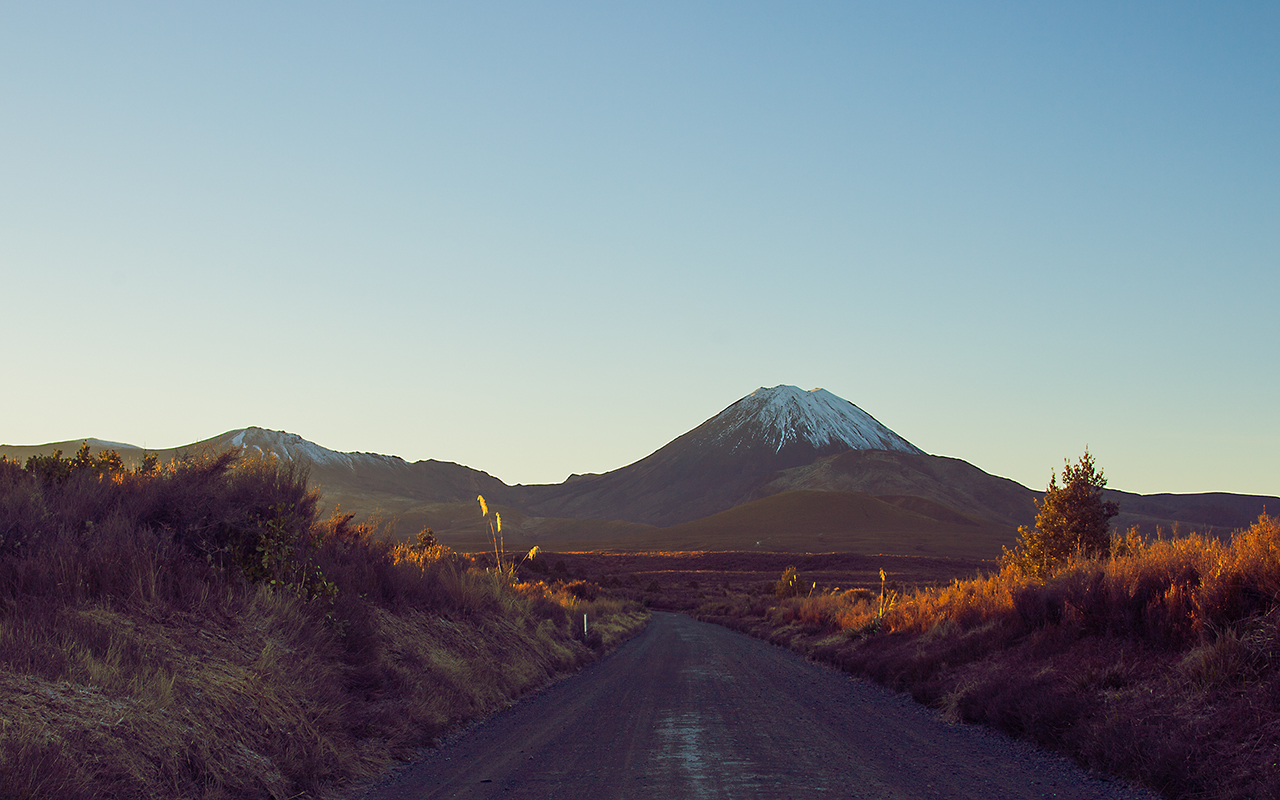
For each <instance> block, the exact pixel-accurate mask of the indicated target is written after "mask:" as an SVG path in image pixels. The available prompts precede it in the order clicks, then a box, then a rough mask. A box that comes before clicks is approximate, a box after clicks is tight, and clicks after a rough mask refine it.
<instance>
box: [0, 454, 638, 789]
mask: <svg viewBox="0 0 1280 800" xmlns="http://www.w3.org/2000/svg"><path fill="white" fill-rule="evenodd" d="M315 509H316V497H315V495H314V494H312V493H310V492H308V491H307V489H306V476H305V474H303V473H302V472H300V471H298V470H297V469H295V468H293V467H292V466H291V465H289V464H282V463H279V462H276V461H237V460H236V459H235V458H233V457H230V456H225V455H223V456H210V457H207V458H203V459H197V460H191V461H187V462H183V463H179V464H172V465H168V466H160V465H156V464H153V463H149V464H144V465H143V466H141V467H139V468H137V469H125V468H124V467H123V466H122V465H121V464H120V463H119V461H118V459H115V460H113V459H112V457H111V456H110V454H104V455H101V456H98V457H91V456H89V455H88V454H87V452H83V453H81V454H78V455H77V456H76V457H73V458H70V459H66V458H56V459H36V460H34V461H30V462H27V463H26V464H21V465H19V464H16V463H14V462H6V461H0V797H4V798H39V797H50V798H53V797H57V798H102V797H179V798H180V797H190V798H212V797H270V798H284V797H298V796H301V794H305V793H309V792H314V791H316V790H318V789H319V788H320V787H321V786H323V785H326V784H333V783H341V782H343V781H346V780H350V779H356V778H363V777H369V776H372V775H375V774H377V773H378V772H379V771H380V770H381V769H383V768H384V767H385V766H386V765H387V764H389V763H390V762H391V761H393V760H394V759H396V758H397V757H402V756H405V755H408V754H409V753H411V752H412V750H413V749H414V748H416V747H418V746H421V745H423V744H426V743H428V742H430V741H431V739H432V738H433V737H435V736H438V735H439V734H441V733H443V732H444V731H446V730H448V729H450V728H451V727H454V726H456V725H458V724H459V723H460V722H462V721H465V720H467V719H471V718H474V717H476V716H478V715H482V714H485V713H487V712H489V711H491V710H494V709H495V708H498V707H500V706H501V705H502V704H504V703H506V702H507V701H508V700H509V699H511V698H513V697H514V696H517V695H519V694H520V693H522V692H525V691H528V690H529V689H532V688H536V687H537V686H539V685H541V684H543V683H545V682H546V681H547V680H548V679H549V678H551V677H552V676H554V675H556V674H559V673H563V672H566V671H569V670H572V669H574V668H576V667H577V666H579V665H580V664H582V663H584V662H586V661H588V660H590V659H592V658H594V657H596V656H597V655H598V654H599V653H601V652H603V651H605V650H607V649H608V648H609V647H611V646H612V645H614V644H616V643H617V641H619V640H621V639H622V638H625V637H626V636H628V635H630V634H631V633H633V632H634V631H635V630H637V629H638V628H639V627H640V626H642V625H643V622H644V619H645V615H644V613H643V610H642V609H641V608H640V607H639V605H638V604H627V603H624V602H622V601H617V600H608V599H595V600H589V599H583V598H582V597H580V596H578V595H580V594H582V592H579V593H578V594H574V593H573V591H571V590H570V589H566V588H564V587H563V586H560V587H559V588H553V587H551V586H548V585H545V584H542V583H520V582H517V581H516V580H513V579H512V577H511V575H510V573H509V572H499V571H497V570H485V569H483V568H480V567H477V566H476V565H475V564H474V563H473V562H472V561H471V560H469V559H467V558H464V557H461V556H458V555H456V554H453V553H451V552H449V551H448V550H447V548H441V547H438V546H423V547H416V548H409V547H403V546H400V547H396V546H392V545H390V544H388V543H386V542H382V541H379V540H378V539H377V537H376V536H375V535H374V534H375V531H373V530H372V529H370V528H368V527H363V526H352V525H350V520H349V519H347V518H344V517H341V516H338V517H334V518H333V519H330V520H324V521H322V520H318V519H317V518H316V511H315ZM584 613H585V614H588V615H589V617H590V619H591V620H593V624H592V625H591V632H590V635H589V636H584V635H583V633H582V622H581V620H582V615H583V614H584Z"/></svg>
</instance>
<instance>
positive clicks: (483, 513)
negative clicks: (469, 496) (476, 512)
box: [476, 494, 489, 517]
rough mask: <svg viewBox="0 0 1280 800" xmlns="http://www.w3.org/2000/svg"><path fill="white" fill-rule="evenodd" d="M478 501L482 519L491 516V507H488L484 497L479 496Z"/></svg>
mask: <svg viewBox="0 0 1280 800" xmlns="http://www.w3.org/2000/svg"><path fill="white" fill-rule="evenodd" d="M476 499H477V500H479V501H480V516H482V517H487V516H489V506H488V505H486V504H485V502H484V495H482V494H478V495H476Z"/></svg>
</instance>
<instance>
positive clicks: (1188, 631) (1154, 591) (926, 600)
mask: <svg viewBox="0 0 1280 800" xmlns="http://www.w3.org/2000/svg"><path fill="white" fill-rule="evenodd" d="M1118 545H1122V546H1118V547H1117V551H1118V554H1117V555H1115V556H1113V557H1111V558H1109V559H1106V560H1090V559H1080V560H1075V561H1072V562H1069V563H1068V564H1067V565H1066V567H1064V568H1063V569H1062V570H1060V571H1059V572H1057V573H1056V574H1055V575H1053V576H1052V577H1051V578H1049V579H1048V580H1046V581H1044V582H1040V581H1038V580H1035V579H1032V578H1028V577H1026V576H1024V575H1021V574H1019V573H1017V572H1016V571H1013V570H1009V569H1005V570H1002V571H1000V572H997V573H993V574H991V575H988V576H986V577H983V578H977V579H973V580H966V581H956V582H954V583H952V584H951V585H950V586H945V587H940V588H933V589H924V590H920V591H917V592H914V593H911V594H909V595H907V596H906V597H904V598H903V599H902V601H901V602H900V603H899V604H898V606H897V607H896V608H895V609H894V610H893V611H891V612H890V613H889V614H888V616H887V618H886V620H885V622H886V627H887V628H888V630H891V631H913V632H922V631H926V630H929V629H931V628H932V627H934V626H935V625H938V624H940V623H942V622H943V621H950V622H951V623H953V624H956V625H959V626H960V627H962V628H968V627H973V626H975V625H980V624H982V623H983V622H985V621H987V620H990V619H993V618H998V617H1002V616H1005V617H1010V618H1014V619H1016V620H1018V621H1020V622H1022V623H1025V624H1030V625H1033V626H1035V625H1038V624H1044V623H1048V622H1063V621H1066V622H1071V621H1075V622H1078V623H1079V624H1082V625H1084V626H1085V627H1087V628H1091V629H1098V630H1107V631H1110V632H1113V633H1123V634H1128V635H1137V636H1140V637H1142V638H1147V639H1150V640H1153V641H1162V642H1165V643H1170V644H1172V643H1179V642H1183V643H1185V642H1188V641H1191V640H1193V639H1195V638H1198V637H1200V636H1204V635H1208V634H1213V633H1214V632H1216V631H1218V630H1220V629H1221V628H1223V627H1224V626H1230V625H1232V624H1235V623H1238V622H1240V621H1241V620H1245V619H1247V618H1249V617H1252V616H1255V615H1257V614H1261V613H1265V612H1266V611H1267V610H1268V609H1269V608H1270V606H1271V605H1274V604H1275V603H1276V602H1277V599H1278V598H1280V522H1278V521H1277V519H1276V518H1275V517H1272V516H1270V515H1268V514H1263V515H1262V516H1260V517H1259V518H1258V520H1257V522H1255V523H1254V524H1253V525H1252V526H1250V527H1249V528H1248V529H1247V530H1244V531H1240V532H1237V533H1236V534H1235V535H1234V536H1233V537H1232V538H1231V539H1230V540H1229V541H1227V542H1222V541H1219V540H1218V539H1215V538H1209V537H1205V536H1202V535H1199V534H1192V535H1190V536H1186V537H1182V538H1178V539H1172V540H1155V541H1150V540H1147V541H1144V540H1142V539H1140V538H1139V537H1137V536H1136V535H1134V534H1133V533H1132V532H1131V533H1130V534H1129V535H1128V536H1126V537H1125V538H1124V539H1122V540H1119V541H1118ZM828 613H830V612H828ZM848 627H856V623H855V625H854V626H848Z"/></svg>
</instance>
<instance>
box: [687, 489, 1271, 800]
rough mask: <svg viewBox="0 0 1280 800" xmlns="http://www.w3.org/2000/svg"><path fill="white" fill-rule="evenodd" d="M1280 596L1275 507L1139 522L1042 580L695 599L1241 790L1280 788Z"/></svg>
mask: <svg viewBox="0 0 1280 800" xmlns="http://www.w3.org/2000/svg"><path fill="white" fill-rule="evenodd" d="M801 588H803V581H802V582H801ZM1277 597H1280V521H1278V520H1277V519H1276V518H1274V517H1270V516H1268V515H1266V514H1263V515H1262V516H1261V517H1260V518H1259V519H1258V520H1257V522H1255V523H1254V524H1253V525H1252V526H1250V527H1249V528H1248V529H1247V530H1242V531H1238V532H1237V533H1236V534H1235V535H1234V536H1232V537H1230V538H1229V539H1226V540H1221V539H1219V538H1217V537H1211V536H1202V535H1196V534H1193V535H1190V536H1186V537H1181V538H1177V539H1164V538H1161V537H1159V536H1157V537H1153V538H1143V537H1142V536H1140V535H1139V532H1138V531H1137V530H1136V529H1130V531H1129V532H1128V533H1126V534H1125V535H1124V536H1121V537H1118V538H1117V539H1116V540H1115V542H1114V546H1113V549H1112V555H1110V556H1109V557H1107V558H1103V559H1076V560H1073V561H1071V562H1069V563H1068V564H1067V565H1066V566H1065V567H1063V568H1061V569H1059V570H1058V571H1057V572H1056V573H1055V574H1053V575H1052V576H1051V577H1050V578H1048V579H1047V580H1043V581H1040V580H1036V579H1034V578H1031V577H1028V576H1026V575H1024V574H1021V573H1020V572H1018V571H1017V570H1014V569H1011V568H1007V567H1006V568H1004V569H1001V570H998V571H993V572H991V573H990V574H988V575H985V576H980V577H975V578H970V579H968V580H956V581H954V582H952V583H951V584H949V585H945V586H932V587H924V588H917V589H910V590H905V591H902V593H901V596H899V595H898V592H896V591H895V587H894V586H893V585H892V584H888V583H887V584H886V585H885V586H884V587H875V586H873V587H870V588H868V587H859V588H854V589H844V588H842V589H840V590H838V591H837V590H831V591H823V592H820V593H814V594H811V595H806V594H805V593H804V592H801V593H800V595H799V596H795V597H777V596H774V597H770V596H768V595H767V594H764V593H756V594H754V595H753V594H751V593H746V592H725V593H724V594H723V595H721V596H719V597H710V596H709V597H708V598H707V599H706V601H705V602H704V603H703V605H702V606H701V607H700V608H699V609H698V610H697V611H696V612H695V614H696V616H698V617H700V618H702V619H705V620H709V621H714V622H719V623H721V624H724V625H728V626H730V627H734V628H737V629H739V630H744V631H747V632H750V633H752V634H754V635H757V636H761V637H763V638H766V639H768V640H770V641H772V642H774V643H776V644H780V645H783V646H787V647H790V648H792V649H795V650H797V651H799V652H802V653H805V654H808V655H809V656H811V657H813V658H816V659H819V660H822V661H826V662H829V663H832V664H835V665H837V666H840V667H841V668H843V669H846V670H848V671H850V672H853V673H855V674H859V675H864V676H867V677H870V678H872V679H874V680H877V681H879V682H881V683H883V684H885V685H887V686H890V687H893V688H897V689H901V690H904V691H908V692H910V693H911V694H912V695H913V696H915V697H916V699H917V700H919V701H921V702H923V703H927V704H930V705H933V706H936V707H938V708H941V709H944V710H945V711H946V712H947V713H948V714H950V715H951V716H952V717H953V718H955V719H957V720H962V721H966V722H980V723H983V724H987V725H990V726H992V727H994V728H997V729H1000V730H1003V731H1005V732H1007V733H1010V734H1012V735H1014V736H1018V737H1021V738H1026V739H1030V740H1032V741H1034V742H1036V743H1038V744H1040V745H1042V746H1044V747H1047V748H1050V749H1054V750H1059V751H1061V752H1064V753H1067V754H1069V755H1071V756H1072V757H1074V758H1075V759H1076V760H1078V761H1079V762H1081V763H1082V764H1084V765H1086V766H1089V767H1092V768H1095V769H1098V770H1101V771H1104V772H1109V773H1111V774H1115V775H1119V776H1122V777H1124V778H1126V779H1129V780H1133V781H1135V782H1138V783H1141V784H1144V785H1146V786H1149V787H1151V788H1152V789H1155V790H1156V791H1158V792H1160V793H1161V794H1163V795H1164V796H1166V797H1170V798H1188V799H1189V798H1204V799H1212V800H1227V799H1228V798H1231V799H1232V800H1237V799H1238V800H1243V799H1244V798H1262V797H1280V607H1278V606H1277V602H1276V598H1277Z"/></svg>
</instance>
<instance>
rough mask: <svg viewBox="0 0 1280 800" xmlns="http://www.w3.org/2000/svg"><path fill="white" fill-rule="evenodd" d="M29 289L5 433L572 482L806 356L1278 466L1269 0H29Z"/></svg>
mask: <svg viewBox="0 0 1280 800" xmlns="http://www.w3.org/2000/svg"><path fill="white" fill-rule="evenodd" d="M370 5H372V6H373V7H372V8H370V7H368V6H370ZM421 5H429V8H426V9H423V8H421V7H420V6H421ZM1117 5H1119V6H1121V7H1117ZM0 291H2V292H3V295H2V296H3V319H4V331H5V334H4V336H3V340H2V341H3V344H0V358H2V363H0V374H3V377H4V384H5V388H4V392H3V399H0V412H2V413H0V441H3V442H5V443H9V444H35V443H40V442H48V441H58V440H64V439H71V438H76V437H88V436H95V437H99V438H104V439H112V440H116V441H125V442H131V443H134V444H138V445H146V446H150V447H171V446H175V445H179V444H184V443H187V442H190V441H194V440H197V439H202V438H206V437H209V436H212V435H215V434H218V433H221V432H223V431H225V430H229V429H232V428H240V427H245V426H248V425H260V426H263V427H268V428H275V429H283V430H288V431H291V432H294V433H298V434H300V435H302V436H304V437H306V438H308V439H310V440H312V441H315V442H317V443H319V444H321V445H324V446H326V447H330V448H333V449H337V450H362V451H373V452H382V453H392V454H397V455H400V456H403V457H405V458H407V459H409V460H416V459H424V458H437V459H442V460H449V461H458V462H461V463H464V464H467V465H469V466H473V467H476V468H479V469H483V470H486V471H488V472H490V473H492V474H494V475H496V476H498V477H500V478H502V479H503V480H506V481H507V482H509V483H515V482H525V483H530V482H555V481H560V480H562V479H564V478H565V477H566V476H567V475H568V474H569V473H570V472H598V471H605V470H609V469H613V468H616V467H619V466H622V465H624V464H627V463H629V462H631V461H634V460H636V459H638V458H641V457H643V456H645V455H647V454H648V453H650V452H652V451H653V450H655V449H657V448H658V447H660V446H662V445H663V444H665V443H666V442H667V441H668V440H670V439H672V438H674V437H675V436H677V435H679V434H680V433H683V432H684V431H686V430H688V429H689V428H691V427H693V426H694V425H696V424H698V423H699V422H701V421H702V420H704V419H706V418H708V417H710V416H712V415H713V414H715V413H717V412H718V411H720V410H721V409H722V408H724V407H725V406H727V405H729V404H730V403H732V402H733V401H735V400H736V399H738V398H739V397H741V396H743V395H745V394H747V393H749V392H751V391H753V390H754V389H756V388H757V387H760V386H772V385H775V384H779V383H789V384H796V385H799V386H802V387H804V388H814V387H817V386H821V387H824V388H826V389H828V390H829V391H832V392H834V393H835V394H837V395H840V396H841V397H844V398H846V399H848V400H851V401H853V402H854V403H856V404H858V405H859V406H861V407H862V408H863V409H865V410H866V411H868V412H869V413H871V414H872V415H873V416H875V417H876V418H877V419H879V420H880V421H881V422H884V423H885V424H887V425H888V426H889V427H891V428H893V429H894V430H895V431H896V432H898V433H899V434H901V435H902V436H904V437H906V438H907V439H908V440H910V441H911V442H913V443H914V444H916V445H917V446H919V447H921V448H922V449H924V450H926V451H928V452H931V453H936V454H940V455H949V456H957V457H960V458H964V459H965V460H967V461H970V462H971V463H974V464H976V465H978V466H980V467H982V468H983V469H986V470H987V471H989V472H992V473H994V474H997V475H1003V476H1007V477H1011V478H1014V479H1016V480H1018V481H1021V482H1023V483H1025V484H1027V485H1030V486H1032V487H1035V488H1043V487H1044V485H1045V484H1046V482H1047V480H1048V477H1049V472H1050V470H1052V469H1055V468H1060V467H1061V465H1062V461H1063V459H1064V458H1067V457H1071V458H1074V457H1076V456H1078V455H1079V454H1080V453H1081V452H1082V451H1083V450H1084V447H1085V445H1086V444H1087V445H1088V446H1089V447H1090V449H1091V451H1092V452H1093V453H1094V454H1095V455H1096V457H1097V460H1098V462H1099V463H1100V465H1101V466H1102V467H1103V468H1104V469H1105V470H1106V473H1107V475H1108V477H1109V478H1110V482H1111V486H1113V487H1114V488H1119V489H1126V490H1130V491H1139V492H1157V491H1177V492H1193V491H1212V490H1219V491H1236V492H1248V493H1263V494H1280V458H1277V451H1278V449H1280V414H1277V409H1278V408H1280V403H1278V402H1277V398H1280V356H1278V355H1277V349H1276V348H1277V345H1280V323H1278V322H1277V319H1276V313H1275V309H1276V304H1277V297H1278V295H1280V6H1277V5H1276V4H1275V3H1234V4H1230V3H1229V4H1214V5H1209V4H1190V3H1168V2H1161V3H1149V4H1136V3H1130V4H1115V3H1079V2H1072V3H1035V4H1025V3H1000V4H995V3H992V4H955V3H897V2H895V3H856V2H842V3H808V4H806V3H758V4H753V3H741V2H733V3H697V2H694V3H689V2H678V3H658V2H654V3H637V4H631V6H630V7H623V6H621V5H619V4H600V3H581V4H555V3H536V4H535V3H509V4H492V3H467V4H460V3H459V4H416V3H415V4H392V3H384V4H364V5H363V6H358V5H357V4H350V5H343V6H339V5H333V4H321V3H310V2H309V3H297V4H284V3H273V4H262V3H216V4H198V5H197V4H172V3H154V4H125V3H118V4H117V3H111V4H103V3H83V4H61V3H39V4H36V3H26V4H17V3H10V4H5V5H4V6H3V7H0ZM1277 510H1280V509H1277Z"/></svg>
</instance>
